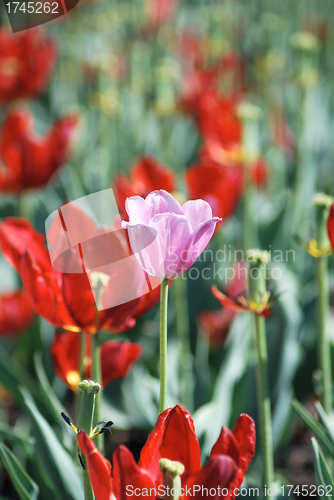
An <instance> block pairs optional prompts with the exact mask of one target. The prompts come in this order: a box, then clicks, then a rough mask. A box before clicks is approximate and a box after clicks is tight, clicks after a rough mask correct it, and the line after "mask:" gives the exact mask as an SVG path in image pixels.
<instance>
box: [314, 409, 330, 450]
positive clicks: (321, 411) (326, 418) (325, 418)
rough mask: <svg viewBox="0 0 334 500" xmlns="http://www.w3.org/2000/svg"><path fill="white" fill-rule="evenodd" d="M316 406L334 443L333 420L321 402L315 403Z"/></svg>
mask: <svg viewBox="0 0 334 500" xmlns="http://www.w3.org/2000/svg"><path fill="white" fill-rule="evenodd" d="M315 407H316V409H317V412H318V414H319V418H320V420H321V423H322V425H323V426H324V427H325V429H326V431H327V434H328V436H329V438H330V440H331V441H332V443H333V444H334V426H333V423H332V421H331V420H330V418H329V416H328V415H327V413H326V412H325V410H324V409H323V407H322V406H321V404H320V403H319V402H317V403H315Z"/></svg>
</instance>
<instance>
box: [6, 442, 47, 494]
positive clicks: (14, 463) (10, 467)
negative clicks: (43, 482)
mask: <svg viewBox="0 0 334 500" xmlns="http://www.w3.org/2000/svg"><path fill="white" fill-rule="evenodd" d="M0 456H1V458H2V461H3V464H4V466H5V469H6V471H7V473H8V475H9V477H10V478H11V480H12V483H13V486H14V487H15V490H16V491H17V494H18V495H19V497H20V499H21V500H37V498H38V493H39V489H38V486H37V484H36V483H35V482H34V481H33V480H32V479H31V477H30V476H29V475H28V474H27V473H26V472H25V470H24V469H23V468H22V466H21V464H20V463H19V461H18V460H17V458H16V457H15V455H14V454H13V453H12V452H11V451H10V450H9V448H7V446H6V445H4V444H1V443H0Z"/></svg>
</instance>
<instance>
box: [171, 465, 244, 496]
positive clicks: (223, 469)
mask: <svg viewBox="0 0 334 500" xmlns="http://www.w3.org/2000/svg"><path fill="white" fill-rule="evenodd" d="M236 470H237V467H236V464H235V462H234V461H233V460H232V458H230V457H228V456H226V455H218V456H217V457H216V458H214V459H213V460H210V461H209V463H208V464H207V465H206V466H205V467H203V469H201V470H200V471H199V472H197V474H194V475H193V476H191V477H190V478H189V479H188V481H186V483H185V484H184V485H183V489H184V495H182V496H181V497H180V500H186V499H193V500H197V499H199V498H206V499H207V498H212V499H213V500H219V499H220V498H222V488H227V489H228V490H229V489H230V486H231V483H232V482H233V479H234V476H235V473H236ZM218 488H220V490H219V489H218ZM198 489H200V490H199V491H198ZM210 489H211V492H210ZM187 490H188V491H187ZM187 493H188V494H187ZM224 496H228V495H224Z"/></svg>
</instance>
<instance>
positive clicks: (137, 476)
mask: <svg viewBox="0 0 334 500" xmlns="http://www.w3.org/2000/svg"><path fill="white" fill-rule="evenodd" d="M78 440H79V445H80V448H81V450H82V452H83V453H84V455H85V457H86V461H87V465H88V470H89V476H90V479H91V483H92V487H93V491H94V495H95V497H96V500H111V499H117V500H126V499H127V498H129V496H130V495H129V493H131V492H130V490H129V488H130V489H131V491H133V492H134V491H135V490H136V489H137V488H138V490H137V492H138V493H139V494H138V496H139V498H144V497H145V498H150V499H152V500H156V499H157V498H159V496H160V495H158V492H159V487H160V486H161V485H162V484H163V482H162V474H161V472H160V467H159V463H160V460H161V459H162V458H164V459H169V460H172V461H177V462H179V463H181V464H182V465H183V466H184V473H183V474H182V476H181V486H182V490H181V496H180V500H186V499H188V498H189V499H190V498H196V499H198V498H204V497H205V495H203V496H202V493H201V491H200V492H197V493H195V495H193V494H192V492H193V486H196V487H198V486H199V487H203V488H208V489H210V488H215V489H216V490H218V487H220V488H226V490H227V491H228V496H229V497H230V498H231V499H233V498H235V496H236V490H235V488H239V487H240V485H241V484H242V481H243V479H244V476H245V474H246V472H247V469H248V467H249V465H250V463H251V460H252V458H253V456H254V453H255V425H254V422H253V420H252V419H251V418H250V417H249V416H248V415H241V416H240V417H239V419H238V420H237V423H236V425H235V428H234V431H233V432H231V431H230V430H229V429H228V428H227V427H223V428H222V431H221V434H220V436H219V438H218V440H217V442H216V444H215V445H214V446H213V448H212V450H211V455H210V458H209V462H208V463H207V464H206V465H205V466H203V467H202V466H201V452H200V446H199V443H198V440H197V437H196V434H195V429H194V424H193V421H192V419H191V416H190V414H189V413H188V412H187V411H186V410H185V409H184V408H182V406H179V405H177V406H175V407H174V408H169V409H167V410H165V411H164V412H163V413H162V414H161V415H160V416H159V418H158V421H157V423H156V425H155V427H154V429H153V431H152V432H151V434H150V435H149V436H148V439H147V441H146V444H145V445H144V447H143V449H142V452H141V455H140V460H139V463H138V464H137V463H136V462H135V460H134V458H133V456H132V454H131V453H130V451H129V450H128V449H127V448H126V447H125V446H122V445H121V446H119V447H118V448H116V450H115V451H114V454H113V471H112V477H110V469H111V466H110V464H109V462H108V461H106V459H105V458H104V457H103V455H102V454H101V453H100V452H99V451H98V450H97V448H96V447H95V445H94V443H93V442H92V441H91V440H90V439H89V437H88V435H87V434H86V433H85V432H79V436H78ZM140 492H142V495H140ZM190 492H191V493H190ZM127 493H128V494H127ZM155 493H156V494H155ZM217 498H218V497H217Z"/></svg>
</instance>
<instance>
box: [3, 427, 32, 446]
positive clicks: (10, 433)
mask: <svg viewBox="0 0 334 500" xmlns="http://www.w3.org/2000/svg"><path fill="white" fill-rule="evenodd" d="M0 437H1V438H2V440H3V441H6V442H8V443H10V444H20V445H23V446H24V447H26V449H27V448H31V447H32V446H33V444H34V443H35V440H34V439H33V438H31V437H30V436H28V435H27V434H25V433H23V432H22V431H20V430H18V429H14V428H13V427H10V426H9V425H7V424H4V423H2V422H0Z"/></svg>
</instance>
